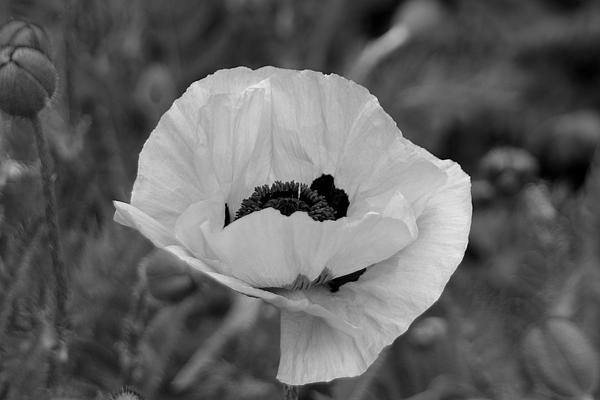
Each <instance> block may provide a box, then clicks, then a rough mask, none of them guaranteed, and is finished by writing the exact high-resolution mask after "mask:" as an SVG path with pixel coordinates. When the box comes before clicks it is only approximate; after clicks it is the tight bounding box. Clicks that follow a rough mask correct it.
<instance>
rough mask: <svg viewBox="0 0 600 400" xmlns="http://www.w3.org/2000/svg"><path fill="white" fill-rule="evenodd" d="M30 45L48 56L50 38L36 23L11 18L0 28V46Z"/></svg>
mask: <svg viewBox="0 0 600 400" xmlns="http://www.w3.org/2000/svg"><path fill="white" fill-rule="evenodd" d="M4 46H12V47H31V48H33V49H36V50H38V51H41V52H42V53H44V54H45V55H46V56H48V57H50V40H49V39H48V35H46V32H45V31H44V30H43V29H42V28H41V27H39V26H37V25H36V24H32V23H28V22H24V21H19V20H13V21H9V22H7V23H6V24H4V25H3V26H2V27H1V28H0V47H4Z"/></svg>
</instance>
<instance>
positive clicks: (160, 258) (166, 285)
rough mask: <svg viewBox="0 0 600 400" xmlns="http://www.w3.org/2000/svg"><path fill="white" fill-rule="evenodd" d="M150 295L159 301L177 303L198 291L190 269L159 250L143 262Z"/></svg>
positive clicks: (169, 254)
mask: <svg viewBox="0 0 600 400" xmlns="http://www.w3.org/2000/svg"><path fill="white" fill-rule="evenodd" d="M142 269H143V271H144V273H145V276H146V282H147V285H148V290H149V292H150V294H151V295H152V296H153V297H155V298H156V299H158V300H163V301H171V302H177V301H180V300H182V299H184V298H185V297H187V296H188V295H189V294H191V293H192V292H193V291H194V290H195V289H196V283H195V282H194V280H193V279H192V277H191V275H190V271H189V267H188V266H187V265H186V264H185V263H184V262H183V261H181V260H180V259H178V258H177V257H175V256H174V255H172V254H171V253H169V252H167V251H165V250H160V249H157V250H155V251H153V252H152V253H151V254H150V255H149V256H148V257H147V258H146V259H145V260H144V261H143V262H142Z"/></svg>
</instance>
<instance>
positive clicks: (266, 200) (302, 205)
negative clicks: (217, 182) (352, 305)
mask: <svg viewBox="0 0 600 400" xmlns="http://www.w3.org/2000/svg"><path fill="white" fill-rule="evenodd" d="M349 206H350V201H349V200H348V195H347V194H346V192H344V191H343V190H342V189H338V188H336V187H335V184H334V179H333V176H331V175H321V176H320V177H319V178H317V179H315V180H314V181H313V182H312V183H311V184H310V186H308V185H306V184H304V183H298V182H294V181H290V182H281V181H276V182H275V183H273V184H272V185H271V186H269V185H263V186H257V187H256V188H254V192H253V193H252V194H251V195H250V197H248V198H246V199H244V200H242V204H241V205H240V208H239V210H237V212H236V213H235V219H234V220H237V219H240V218H242V217H244V216H246V215H248V214H251V213H253V212H255V211H260V210H264V209H265V208H274V209H276V210H278V211H279V212H280V213H281V214H283V215H285V216H288V217H289V216H290V215H292V214H293V213H295V212H296V211H302V212H305V213H307V214H308V216H309V217H311V218H312V219H314V220H315V221H327V220H337V219H340V218H343V217H345V216H346V215H347V213H348V207H349ZM231 222H232V221H231V214H230V212H229V207H228V206H227V204H225V224H224V225H225V226H227V225H229V224H230V223H231ZM365 271H366V268H363V269H361V270H359V271H356V272H353V273H351V274H348V275H344V276H340V277H337V278H334V279H330V280H327V281H325V282H318V284H321V285H324V286H326V287H327V288H329V290H330V291H331V292H337V291H338V290H339V289H340V287H341V286H343V285H344V284H346V283H348V282H356V281H357V280H358V279H359V277H360V276H361V275H362V274H363V273H364V272H365Z"/></svg>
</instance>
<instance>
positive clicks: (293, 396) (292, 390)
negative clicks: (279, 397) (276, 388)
mask: <svg viewBox="0 0 600 400" xmlns="http://www.w3.org/2000/svg"><path fill="white" fill-rule="evenodd" d="M299 394H300V386H290V385H286V384H285V383H284V384H283V400H298V398H299Z"/></svg>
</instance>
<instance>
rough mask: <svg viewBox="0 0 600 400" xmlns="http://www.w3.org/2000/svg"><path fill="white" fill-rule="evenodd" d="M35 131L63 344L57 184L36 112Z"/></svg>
mask: <svg viewBox="0 0 600 400" xmlns="http://www.w3.org/2000/svg"><path fill="white" fill-rule="evenodd" d="M31 123H32V124H33V132H34V135H35V142H36V147H37V150H38V156H39V158H40V170H41V171H40V172H41V176H42V191H43V195H44V202H45V204H46V208H45V214H46V215H45V217H46V226H47V232H48V251H49V252H50V260H51V261H52V272H53V278H54V283H55V287H54V308H55V309H54V325H55V328H56V334H57V339H58V343H59V346H60V345H61V344H62V343H63V341H64V337H65V331H66V329H67V327H68V323H67V312H66V303H67V290H68V287H67V270H66V268H65V264H64V261H63V258H62V249H61V245H60V237H59V233H58V218H57V214H56V195H55V193H54V183H53V181H52V173H51V163H50V151H49V149H48V141H47V140H46V137H45V136H44V132H43V131H42V124H41V122H40V119H39V117H38V116H37V115H36V116H35V117H32V118H31Z"/></svg>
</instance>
